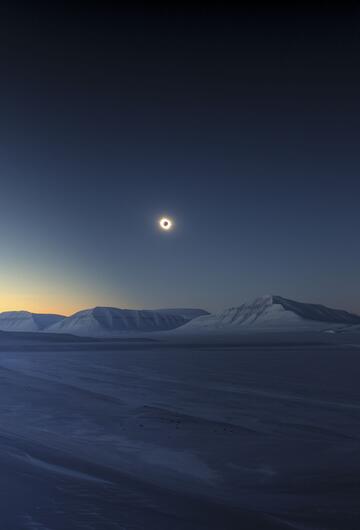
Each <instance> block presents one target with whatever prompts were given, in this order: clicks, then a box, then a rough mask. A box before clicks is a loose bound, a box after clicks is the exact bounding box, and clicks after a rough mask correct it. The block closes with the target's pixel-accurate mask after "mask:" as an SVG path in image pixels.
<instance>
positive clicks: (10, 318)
mask: <svg viewBox="0 0 360 530" xmlns="http://www.w3.org/2000/svg"><path fill="white" fill-rule="evenodd" d="M63 318H65V317H63V316H61V315H52V314H40V313H30V312H29V311H5V312H3V313H0V330H1V331H43V330H45V329H46V328H48V327H49V326H51V325H53V324H56V323H58V322H60V321H61V320H63Z"/></svg>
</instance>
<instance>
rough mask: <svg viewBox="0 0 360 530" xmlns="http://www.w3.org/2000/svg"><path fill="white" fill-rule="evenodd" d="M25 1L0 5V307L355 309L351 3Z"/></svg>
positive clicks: (358, 263)
mask: <svg viewBox="0 0 360 530" xmlns="http://www.w3.org/2000/svg"><path fill="white" fill-rule="evenodd" d="M29 4H30V3H29ZM31 4H32V5H31V6H28V7H27V8H26V7H22V8H20V7H18V8H14V7H7V6H6V2H5V3H2V6H1V7H0V68H1V70H0V72H1V83H0V91H1V97H0V113H1V121H0V243H1V247H0V248H1V260H0V282H1V294H0V310H9V309H28V310H32V311H55V312H60V313H66V314H68V313H71V312H73V311H75V310H78V309H80V308H85V307H90V306H94V305H112V306H117V307H129V308H159V307H173V306H193V307H194V306H197V307H203V308H206V309H209V310H217V309H222V308H224V307H227V306H233V305H239V304H240V303H242V302H243V301H244V300H245V299H251V298H253V297H256V296H259V295H260V296H261V295H263V294H270V293H272V294H279V295H282V296H285V297H289V298H295V299H298V300H303V301H309V302H322V303H325V304H328V305H332V306H336V307H342V308H345V309H349V310H355V311H357V312H360V281H359V272H360V243H359V240H360V236H359V234H360V213H359V212H360V208H359V205H360V145H359V140H360V112H359V111H360V98H359V94H360V37H359V31H358V28H359V22H360V17H359V10H355V9H354V8H352V9H350V8H349V9H340V8H338V9H334V8H322V9H321V8H320V7H319V8H316V7H313V8H311V9H310V8H309V9H304V8H303V9H301V8H295V7H293V8H291V9H290V8H288V9H281V8H272V9H270V8H268V9H266V8H260V7H259V8H257V9H256V10H255V9H253V10H251V9H246V10H245V9H242V10H240V9H239V10H237V11H234V10H230V9H227V8H225V7H223V8H216V7H211V8H210V7H208V8H207V9H201V8H196V9H195V8H193V9H185V8H183V9H182V10H181V9H178V10H177V9H175V8H173V9H171V10H169V9H168V10H165V9H162V8H160V7H158V8H156V9H155V8H153V9H145V8H140V7H139V8H137V9H133V10H124V9H122V10H121V9H118V8H115V7H113V6H112V5H111V3H110V2H102V3H101V4H100V3H99V4H97V3H96V2H88V3H87V7H84V6H85V4H84V6H82V7H80V8H78V9H77V10H75V8H74V6H72V8H71V9H70V8H69V9H68V10H67V8H66V7H64V5H63V6H62V7H60V8H56V7H55V6H56V2H55V3H48V4H49V5H50V4H51V5H50V7H49V5H48V7H47V8H46V7H44V5H41V4H40V3H39V4H37V3H36V2H34V3H33V2H31ZM314 5H315V4H314ZM324 5H326V4H325V3H324ZM9 6H10V3H9ZM100 6H102V7H100ZM164 213H166V214H168V215H171V216H173V217H174V218H175V220H176V229H175V230H174V231H172V232H171V233H161V232H159V230H158V229H157V227H156V221H157V219H158V217H159V216H160V215H162V214H164Z"/></svg>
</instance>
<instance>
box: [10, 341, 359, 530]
mask: <svg viewBox="0 0 360 530" xmlns="http://www.w3.org/2000/svg"><path fill="white" fill-rule="evenodd" d="M29 335H30V334H29ZM40 336H41V335H40ZM50 338H51V337H49V339H50ZM19 347H20V348H21V347H24V346H23V345H22V346H21V345H20V346H19ZM37 347H39V348H40V347H41V351H39V350H37V349H36V348H37ZM24 350H25V348H24ZM358 371H359V350H358V349H356V348H351V347H343V346H331V347H324V346H318V347H314V346H305V347H304V346H293V347H289V346H281V345H277V346H276V347H274V345H273V346H266V345H264V344H263V345H262V346H255V347H248V346H245V347H244V346H243V347H241V346H236V347H233V346H231V347H228V346H226V345H221V344H217V345H214V344H212V345H211V346H209V347H207V346H203V345H202V346H199V347H196V346H194V345H190V344H189V345H187V346H186V347H185V346H181V345H179V344H177V345H175V346H171V345H169V344H156V343H155V342H149V343H148V344H144V343H143V344H140V343H136V342H133V343H127V344H126V343H125V342H122V343H121V342H117V343H115V342H113V343H111V342H109V341H104V342H102V341H99V340H95V341H88V342H86V341H84V340H79V339H77V340H76V341H74V343H73V345H71V344H70V343H66V344H65V343H61V342H57V343H56V342H51V343H50V342H49V344H48V345H46V344H44V343H42V344H40V343H39V345H38V346H36V345H35V344H34V343H33V344H32V345H31V347H30V346H27V347H26V351H19V349H18V350H17V351H16V349H14V348H13V349H12V351H11V352H9V351H8V350H7V346H6V347H5V348H4V347H3V346H2V342H1V335H0V379H1V384H0V417H1V422H0V466H1V474H0V488H1V496H0V523H1V524H0V528H1V530H35V529H36V530H40V529H41V530H44V529H47V530H241V529H243V530H281V529H284V530H285V529H291V528H292V529H301V530H315V529H322V530H358V529H359V528H360V511H359V497H360V483H359V476H360V453H359V439H360V389H359V385H358V378H357V377H356V374H357V373H358Z"/></svg>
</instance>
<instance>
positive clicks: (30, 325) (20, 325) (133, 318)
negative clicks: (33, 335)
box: [0, 307, 208, 337]
mask: <svg viewBox="0 0 360 530" xmlns="http://www.w3.org/2000/svg"><path fill="white" fill-rule="evenodd" d="M207 314H208V313H207V312H206V311H204V310H202V309H187V308H180V309H160V310H154V311H153V310H133V309H118V308H115V307H94V308H92V309H85V310H83V311H78V312H77V313H75V314H73V315H71V316H69V317H65V316H62V315H51V314H49V315H48V314H38V313H30V312H28V311H7V312H4V313H0V331H27V332H44V331H46V332H47V333H66V334H72V335H79V336H83V337H106V336H109V337H111V336H112V337H116V336H119V337H121V336H124V335H129V334H139V333H140V334H147V333H151V332H154V331H169V330H172V329H175V328H177V327H179V326H183V325H184V324H186V323H187V322H189V321H190V320H191V319H193V318H196V317H198V316H201V315H207Z"/></svg>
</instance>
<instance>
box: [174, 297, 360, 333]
mask: <svg viewBox="0 0 360 530" xmlns="http://www.w3.org/2000/svg"><path fill="white" fill-rule="evenodd" d="M354 324H360V316H358V315H355V314H352V313H348V312H347V311H342V310H338V309H331V308H328V307H325V306H322V305H316V304H305V303H301V302H296V301H293V300H288V299H287V298H282V297H281V296H264V297H261V298H257V299H256V300H254V301H253V302H250V303H245V304H242V305H240V306H239V307H232V308H230V309H227V310H225V311H223V312H221V313H217V314H213V315H206V316H200V317H198V318H195V319H194V320H192V321H191V322H189V323H188V324H186V325H184V326H182V327H181V328H180V329H179V330H177V332H178V333H184V334H186V333H191V334H196V333H207V332H209V333H212V332H233V333H237V332H240V333H241V332H246V333H251V332H259V331H279V332H281V331H302V330H304V331H305V330H310V331H316V330H319V331H321V330H327V329H329V328H330V329H332V328H335V329H336V328H337V327H342V328H343V327H344V326H351V325H354Z"/></svg>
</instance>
